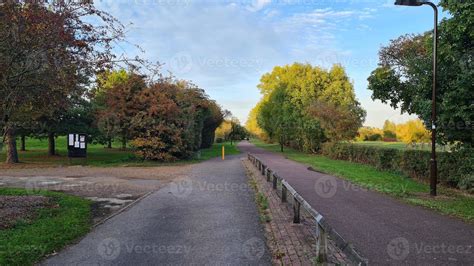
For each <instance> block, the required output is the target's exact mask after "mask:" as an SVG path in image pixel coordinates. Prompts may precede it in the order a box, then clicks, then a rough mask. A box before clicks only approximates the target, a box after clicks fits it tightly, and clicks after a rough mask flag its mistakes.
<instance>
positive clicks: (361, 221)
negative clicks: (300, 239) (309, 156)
mask: <svg viewBox="0 0 474 266" xmlns="http://www.w3.org/2000/svg"><path fill="white" fill-rule="evenodd" d="M239 149H240V150H241V151H242V152H246V153H247V152H250V153H252V154H254V155H256V156H257V157H258V158H259V159H260V160H262V161H263V163H264V164H266V165H268V166H269V167H270V169H272V170H274V171H275V172H277V173H278V175H280V176H281V177H283V178H285V179H286V180H287V181H288V182H289V183H290V184H291V185H292V186H293V187H294V188H295V189H296V191H297V192H298V193H299V194H300V195H302V196H303V197H304V198H305V199H306V200H307V201H308V203H309V204H310V205H311V206H313V207H314V208H315V209H316V210H317V211H319V212H320V213H321V214H322V215H323V216H324V217H325V218H326V219H327V221H328V222H329V224H331V225H332V226H333V227H334V229H335V230H336V231H337V232H338V233H339V234H340V235H341V236H342V237H343V238H344V239H346V241H348V242H349V243H352V244H353V245H354V246H355V248H356V249H357V250H358V251H359V252H360V253H361V255H362V256H364V257H365V258H367V259H369V264H372V265H400V264H402V265H474V226H472V225H469V224H467V223H464V222H462V221H460V220H458V219H455V218H450V217H446V216H443V215H440V214H437V213H435V212H432V211H429V210H427V209H424V208H421V207H416V206H411V205H407V204H405V203H402V202H400V201H397V200H395V199H392V198H390V197H389V196H386V195H382V194H380V193H377V192H372V191H367V190H364V189H361V188H359V187H357V186H354V185H352V184H351V183H349V182H347V181H344V180H342V179H339V178H336V177H333V176H330V175H325V174H321V173H317V172H313V171H309V170H308V169H307V168H308V166H305V165H303V164H300V163H297V162H294V161H291V160H288V159H285V158H284V157H283V156H281V155H279V154H276V153H272V152H269V151H266V150H263V149H260V148H257V147H255V146H254V145H253V144H250V143H248V142H242V143H240V145H239ZM472 207H473V208H474V206H472Z"/></svg>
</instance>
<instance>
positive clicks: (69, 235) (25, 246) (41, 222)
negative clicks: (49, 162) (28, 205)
mask: <svg viewBox="0 0 474 266" xmlns="http://www.w3.org/2000/svg"><path fill="white" fill-rule="evenodd" d="M0 195H7V196H22V195H30V196H31V195H32V193H27V191H26V190H24V189H11V188H0ZM35 195H42V196H46V197H50V198H51V199H52V201H53V202H54V205H55V207H54V208H44V209H39V210H38V213H37V216H36V218H35V219H34V220H33V221H31V222H30V223H25V222H19V223H17V224H16V225H15V226H14V227H13V228H10V229H5V230H1V231H0V265H32V264H34V263H35V262H38V261H39V260H40V259H41V258H43V257H44V256H46V255H48V254H50V253H52V252H55V251H58V250H60V249H61V248H63V247H64V246H66V245H67V244H70V243H72V242H73V241H74V240H75V239H77V238H79V237H81V236H83V235H85V234H86V233H87V232H88V231H89V230H90V227H91V213H90V201H88V200H84V199H81V198H78V197H74V196H69V195H66V194H62V193H56V192H49V191H42V192H38V193H35Z"/></svg>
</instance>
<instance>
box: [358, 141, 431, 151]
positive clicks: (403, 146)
mask: <svg viewBox="0 0 474 266" xmlns="http://www.w3.org/2000/svg"><path fill="white" fill-rule="evenodd" d="M353 143H354V144H356V145H363V146H372V147H384V148H393V149H397V150H406V149H423V150H430V149H431V146H430V144H428V143H425V144H423V145H422V144H417V146H416V148H415V147H413V146H408V145H407V144H405V143H403V142H384V141H358V142H353Z"/></svg>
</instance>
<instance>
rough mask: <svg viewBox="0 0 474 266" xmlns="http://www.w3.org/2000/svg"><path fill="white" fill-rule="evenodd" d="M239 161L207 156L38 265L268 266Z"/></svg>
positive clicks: (261, 237)
mask: <svg viewBox="0 0 474 266" xmlns="http://www.w3.org/2000/svg"><path fill="white" fill-rule="evenodd" d="M258 217H259V216H258V211H257V209H256V206H255V203H254V195H253V191H252V190H251V188H250V187H249V186H248V183H247V177H246V175H245V171H244V169H243V167H242V164H241V161H240V156H229V157H227V158H226V160H225V161H222V160H220V159H213V160H210V161H207V162H203V163H201V164H199V165H197V166H195V167H193V169H192V170H191V174H190V176H188V177H187V178H185V179H182V180H180V181H176V182H173V183H171V184H170V185H169V186H167V187H164V188H162V189H160V190H158V191H157V192H154V193H153V194H151V195H150V196H148V197H146V198H145V199H143V200H142V201H140V202H139V203H137V204H136V205H134V206H133V207H131V208H130V209H128V210H127V211H125V212H123V213H121V214H119V215H117V216H115V217H113V218H112V219H110V220H108V221H107V222H105V223H104V224H102V225H100V226H98V227H96V228H95V229H94V230H93V231H92V232H91V233H89V234H88V235H87V236H86V237H85V238H83V239H82V240H81V241H80V242H79V243H78V244H76V245H73V246H70V247H69V248H66V249H65V250H64V251H62V252H60V253H59V254H58V255H56V256H54V257H51V258H49V259H47V260H46V261H44V262H43V264H44V265H191V264H192V265H270V264H271V257H270V255H269V252H268V249H267V247H266V244H265V238H264V233H263V228H262V226H261V224H260V222H259V218H258Z"/></svg>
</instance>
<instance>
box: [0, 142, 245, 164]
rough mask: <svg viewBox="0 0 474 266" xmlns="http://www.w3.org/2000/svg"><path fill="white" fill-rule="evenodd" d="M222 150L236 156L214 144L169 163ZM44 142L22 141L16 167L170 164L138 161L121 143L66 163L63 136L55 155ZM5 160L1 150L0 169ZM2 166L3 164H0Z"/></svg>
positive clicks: (96, 148)
mask: <svg viewBox="0 0 474 266" xmlns="http://www.w3.org/2000/svg"><path fill="white" fill-rule="evenodd" d="M222 145H224V146H225V147H226V153H227V154H238V153H239V151H238V150H237V148H236V145H232V146H231V145H230V143H222V144H217V143H216V144H214V145H213V146H212V147H211V148H209V149H203V150H201V156H200V158H194V159H190V160H185V161H178V162H176V163H173V164H180V163H195V162H200V161H203V160H208V159H210V158H214V157H219V156H221V147H222ZM47 147H48V140H47V139H34V138H28V139H27V141H26V149H27V151H24V152H22V151H19V158H20V162H21V164H20V167H21V166H22V165H23V166H28V167H35V166H38V167H44V166H60V165H89V166H100V167H114V166H163V165H170V163H160V162H153V161H142V160H139V159H137V158H136V157H135V156H134V154H133V151H132V150H125V151H124V150H121V149H120V147H121V143H119V142H116V143H113V148H112V149H107V148H104V145H101V144H89V145H88V146H87V160H84V159H73V160H72V161H69V159H68V157H67V140H66V137H64V136H61V137H58V138H56V150H57V152H58V155H57V156H48V155H47ZM4 161H5V148H4V149H3V151H1V152H0V167H1V166H2V164H3V162H4ZM3 165H4V164H3Z"/></svg>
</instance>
